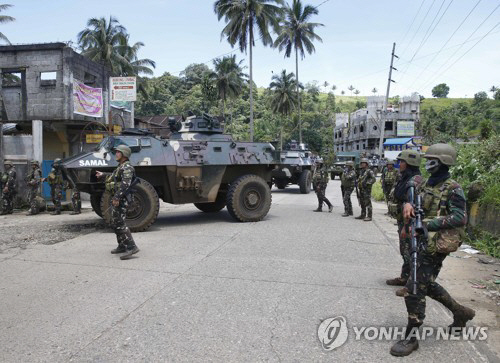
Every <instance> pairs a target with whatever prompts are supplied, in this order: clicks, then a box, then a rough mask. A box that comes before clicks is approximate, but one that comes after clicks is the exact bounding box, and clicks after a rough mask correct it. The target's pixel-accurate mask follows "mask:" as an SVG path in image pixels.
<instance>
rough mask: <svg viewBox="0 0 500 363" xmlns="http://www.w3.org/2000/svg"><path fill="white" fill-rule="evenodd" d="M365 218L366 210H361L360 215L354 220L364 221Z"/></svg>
mask: <svg viewBox="0 0 500 363" xmlns="http://www.w3.org/2000/svg"><path fill="white" fill-rule="evenodd" d="M365 217H366V210H364V209H362V210H361V214H360V215H359V216H357V217H354V219H365Z"/></svg>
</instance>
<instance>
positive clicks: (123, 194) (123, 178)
mask: <svg viewBox="0 0 500 363" xmlns="http://www.w3.org/2000/svg"><path fill="white" fill-rule="evenodd" d="M130 154H132V151H131V150H130V148H129V147H128V146H125V145H119V146H117V147H116V149H115V158H116V161H118V162H119V163H120V165H119V166H118V167H117V168H116V169H115V170H114V171H113V173H112V174H106V173H102V172H100V171H98V172H96V176H97V177H98V178H102V177H103V176H106V190H107V191H108V192H110V193H111V194H112V195H113V199H112V206H111V208H112V211H111V218H112V223H113V226H114V228H115V234H116V239H117V241H118V247H117V248H115V249H113V250H112V251H111V253H112V254H117V253H123V255H121V256H120V259H121V260H126V259H128V258H130V257H131V256H132V255H133V254H136V253H137V252H139V248H138V247H137V246H136V244H135V242H134V239H133V238H132V233H131V232H130V229H129V228H128V227H127V225H126V223H125V218H126V217H127V206H128V202H127V195H128V194H129V192H130V188H131V186H132V184H133V182H134V180H135V178H136V177H135V170H134V167H133V166H132V164H130V161H129V158H130Z"/></svg>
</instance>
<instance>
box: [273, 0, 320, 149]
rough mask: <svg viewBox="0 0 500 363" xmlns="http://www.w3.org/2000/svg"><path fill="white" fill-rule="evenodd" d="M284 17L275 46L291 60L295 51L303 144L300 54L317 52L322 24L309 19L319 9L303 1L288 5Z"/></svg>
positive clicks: (300, 133)
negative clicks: (318, 32) (319, 29)
mask: <svg viewBox="0 0 500 363" xmlns="http://www.w3.org/2000/svg"><path fill="white" fill-rule="evenodd" d="M283 11H284V16H283V18H282V19H281V20H280V27H279V30H278V37H277V38H276V40H275V42H274V46H275V47H277V48H278V49H279V51H280V52H281V51H283V50H284V51H285V57H286V58H289V57H290V56H291V54H292V50H295V74H296V77H297V82H296V88H297V101H298V105H297V106H298V107H297V110H298V116H299V142H300V143H302V125H301V119H300V94H299V53H300V56H301V59H304V57H305V54H306V52H307V53H308V54H312V52H314V51H315V48H314V44H313V41H314V40H317V41H320V42H322V41H323V40H322V39H321V38H320V37H319V36H318V35H317V34H316V33H315V32H314V31H315V29H316V28H317V27H319V26H323V24H320V23H311V22H309V19H310V18H311V17H312V16H313V15H317V14H318V9H317V8H315V7H314V6H311V5H306V6H303V5H302V1H301V0H293V2H292V5H291V6H290V5H288V4H286V5H285V7H284V9H283Z"/></svg>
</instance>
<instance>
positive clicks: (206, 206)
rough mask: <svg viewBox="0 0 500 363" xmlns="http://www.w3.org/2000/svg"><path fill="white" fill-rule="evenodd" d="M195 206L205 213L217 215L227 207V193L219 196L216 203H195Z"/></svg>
mask: <svg viewBox="0 0 500 363" xmlns="http://www.w3.org/2000/svg"><path fill="white" fill-rule="evenodd" d="M194 206H195V207H196V208H198V209H199V210H201V211H202V212H205V213H217V212H219V211H220V210H222V209H223V208H224V207H225V206H226V193H219V194H217V198H215V202H211V203H194Z"/></svg>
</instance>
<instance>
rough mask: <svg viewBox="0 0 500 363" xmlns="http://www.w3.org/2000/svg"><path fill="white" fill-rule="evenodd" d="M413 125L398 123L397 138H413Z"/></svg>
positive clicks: (406, 122)
mask: <svg viewBox="0 0 500 363" xmlns="http://www.w3.org/2000/svg"><path fill="white" fill-rule="evenodd" d="M414 135H415V123H414V122H413V121H398V133H397V136H398V137H399V136H414Z"/></svg>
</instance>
